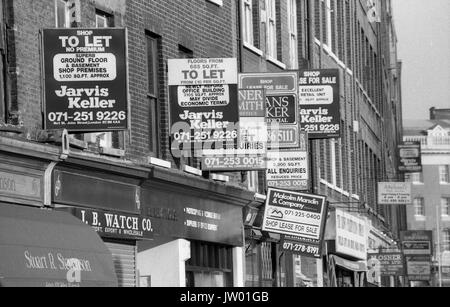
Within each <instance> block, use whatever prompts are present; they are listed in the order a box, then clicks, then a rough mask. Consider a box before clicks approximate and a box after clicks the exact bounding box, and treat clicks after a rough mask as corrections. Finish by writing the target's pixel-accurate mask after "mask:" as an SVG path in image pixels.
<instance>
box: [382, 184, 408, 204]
mask: <svg viewBox="0 0 450 307" xmlns="http://www.w3.org/2000/svg"><path fill="white" fill-rule="evenodd" d="M378 204H379V205H411V204H412V185H411V183H408V182H379V183H378Z"/></svg>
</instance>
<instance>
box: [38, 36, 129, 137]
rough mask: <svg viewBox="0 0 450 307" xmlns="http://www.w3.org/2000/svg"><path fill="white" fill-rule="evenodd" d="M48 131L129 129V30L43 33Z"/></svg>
mask: <svg viewBox="0 0 450 307" xmlns="http://www.w3.org/2000/svg"><path fill="white" fill-rule="evenodd" d="M43 50H44V67H45V117H46V118H45V128H46V129H50V130H51V129H54V130H61V129H67V130H68V131H71V132H94V131H113V130H126V129H128V90H127V57H126V55H127V51H126V30H125V29H110V28H109V29H97V28H95V29H45V30H43Z"/></svg>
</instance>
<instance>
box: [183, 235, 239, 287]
mask: <svg viewBox="0 0 450 307" xmlns="http://www.w3.org/2000/svg"><path fill="white" fill-rule="evenodd" d="M186 287H188V288H194V287H196V288H197V287H233V249H232V248H231V247H228V246H224V245H218V244H212V243H205V242H198V241H192V242H191V259H190V260H188V261H187V262H186Z"/></svg>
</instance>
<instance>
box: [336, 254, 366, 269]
mask: <svg viewBox="0 0 450 307" xmlns="http://www.w3.org/2000/svg"><path fill="white" fill-rule="evenodd" d="M330 257H331V258H332V260H333V262H334V264H335V265H337V266H339V267H341V268H344V269H347V270H349V271H353V272H366V271H367V266H366V264H365V263H362V262H355V261H350V260H347V259H344V258H341V257H339V256H336V255H330Z"/></svg>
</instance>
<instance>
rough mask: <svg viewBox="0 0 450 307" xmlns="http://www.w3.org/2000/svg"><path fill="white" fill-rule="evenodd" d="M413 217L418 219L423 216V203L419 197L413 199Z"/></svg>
mask: <svg viewBox="0 0 450 307" xmlns="http://www.w3.org/2000/svg"><path fill="white" fill-rule="evenodd" d="M414 215H415V216H418V217H424V216H425V201H424V199H423V198H421V197H419V198H415V199H414Z"/></svg>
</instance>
